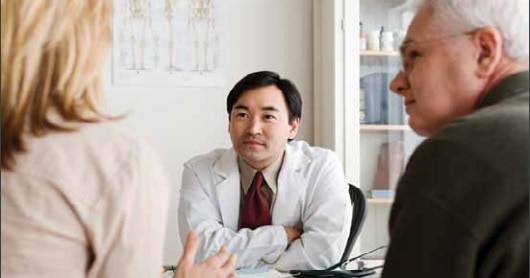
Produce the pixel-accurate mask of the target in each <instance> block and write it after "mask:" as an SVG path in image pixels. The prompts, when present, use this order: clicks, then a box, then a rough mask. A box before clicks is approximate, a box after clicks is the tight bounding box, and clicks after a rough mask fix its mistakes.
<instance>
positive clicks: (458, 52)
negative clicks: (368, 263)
mask: <svg viewBox="0 0 530 278" xmlns="http://www.w3.org/2000/svg"><path fill="white" fill-rule="evenodd" d="M401 55H402V58H403V69H402V70H401V72H399V73H398V74H397V76H396V77H395V78H394V80H393V81H392V82H391V84H390V88H391V90H392V91H393V92H395V93H397V94H399V95H400V96H402V97H403V98H404V103H405V106H406V111H407V113H408V114H409V115H410V120H409V124H410V126H411V127H412V129H413V130H414V131H415V132H417V133H418V134H421V135H423V136H426V137H428V139H427V140H425V141H424V142H423V143H422V144H421V145H420V146H419V147H418V148H417V149H416V151H415V153H414V154H413V155H412V157H411V159H410V161H409V163H408V165H407V168H406V170H405V173H404V175H403V176H402V178H401V180H400V182H399V185H398V189H397V193H396V199H395V203H394V205H393V207H392V212H391V215H390V224H389V225H390V246H389V249H388V253H387V255H386V262H385V267H384V270H383V275H382V277H384V278H388V277H431V278H432V277H452V278H455V277H529V276H528V269H529V258H528V246H529V245H528V244H529V241H528V234H529V233H528V219H529V215H528V199H529V198H528V193H529V192H528V188H529V168H530V167H529V159H528V154H529V148H528V144H529V137H528V134H529V131H528V130H529V122H528V118H529V116H528V111H529V108H528V102H529V101H528V78H529V77H528V1H527V0H482V1H471V0H425V1H423V2H422V3H421V4H420V6H419V9H418V11H417V14H416V16H415V17H414V19H413V21H412V22H411V25H410V26H409V29H408V32H407V36H406V38H405V40H404V42H403V44H402V46H401Z"/></svg>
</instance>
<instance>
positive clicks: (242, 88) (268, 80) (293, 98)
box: [226, 71, 302, 124]
mask: <svg viewBox="0 0 530 278" xmlns="http://www.w3.org/2000/svg"><path fill="white" fill-rule="evenodd" d="M270 85H275V86H276V87H277V88H278V89H280V91H282V93H283V97H284V99H285V102H286V103H287V109H288V110H289V124H292V123H293V121H294V120H295V119H296V118H298V119H301V118H302V96H301V95H300V92H299V91H298V89H297V88H296V86H295V85H294V84H293V83H292V82H291V81H289V80H287V79H283V78H280V75H278V74H277V73H275V72H272V71H258V72H253V73H250V74H247V75H246V76H245V77H243V79H241V80H239V82H237V83H236V85H235V86H234V88H232V90H230V93H229V94H228V97H227V98H226V111H227V112H228V117H229V118H230V113H231V112H232V108H233V107H234V104H235V103H236V102H237V100H238V99H239V97H240V96H241V95H242V94H243V93H244V92H246V91H248V90H253V89H258V88H262V87H267V86H270Z"/></svg>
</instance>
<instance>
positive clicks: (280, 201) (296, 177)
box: [272, 144, 311, 223]
mask: <svg viewBox="0 0 530 278" xmlns="http://www.w3.org/2000/svg"><path fill="white" fill-rule="evenodd" d="M309 162H311V158H310V157H309V156H307V155H306V154H305V153H304V152H302V151H301V150H299V149H298V148H297V147H295V145H291V144H287V147H286V148H285V157H284V160H283V164H282V168H281V169H280V174H279V176H278V192H277V195H276V202H275V204H274V210H273V213H272V219H273V220H272V221H273V223H282V222H284V220H285V219H288V218H290V217H292V213H297V214H300V213H301V212H300V211H297V206H298V204H299V202H298V200H299V199H300V198H301V197H300V195H301V194H302V193H303V191H304V190H305V188H306V184H307V180H306V179H307V177H306V176H304V174H303V172H302V171H301V170H302V169H303V168H304V167H305V166H306V165H307V164H308V163H309ZM302 199H303V198H302Z"/></svg>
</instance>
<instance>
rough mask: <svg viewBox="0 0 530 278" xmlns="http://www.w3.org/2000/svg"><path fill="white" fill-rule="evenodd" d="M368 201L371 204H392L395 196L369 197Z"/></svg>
mask: <svg viewBox="0 0 530 278" xmlns="http://www.w3.org/2000/svg"><path fill="white" fill-rule="evenodd" d="M366 202H368V203H369V204H392V203H393V202H394V198H367V199H366Z"/></svg>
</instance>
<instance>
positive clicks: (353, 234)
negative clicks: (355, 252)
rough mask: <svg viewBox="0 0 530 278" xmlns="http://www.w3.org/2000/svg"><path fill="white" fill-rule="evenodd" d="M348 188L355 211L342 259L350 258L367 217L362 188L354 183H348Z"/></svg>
mask: <svg viewBox="0 0 530 278" xmlns="http://www.w3.org/2000/svg"><path fill="white" fill-rule="evenodd" d="M348 187H349V188H348V190H349V193H350V199H351V203H352V208H353V213H352V220H351V228H350V235H349V236H348V241H347V242H346V248H344V253H342V257H341V259H340V261H341V262H342V261H346V260H348V258H349V256H350V253H351V250H352V249H353V246H354V245H355V242H356V241H357V238H358V237H359V234H360V233H361V228H362V227H363V224H364V220H365V218H366V199H365V198H364V194H363V192H362V191H361V189H360V188H358V187H356V186H355V185H353V184H348Z"/></svg>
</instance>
